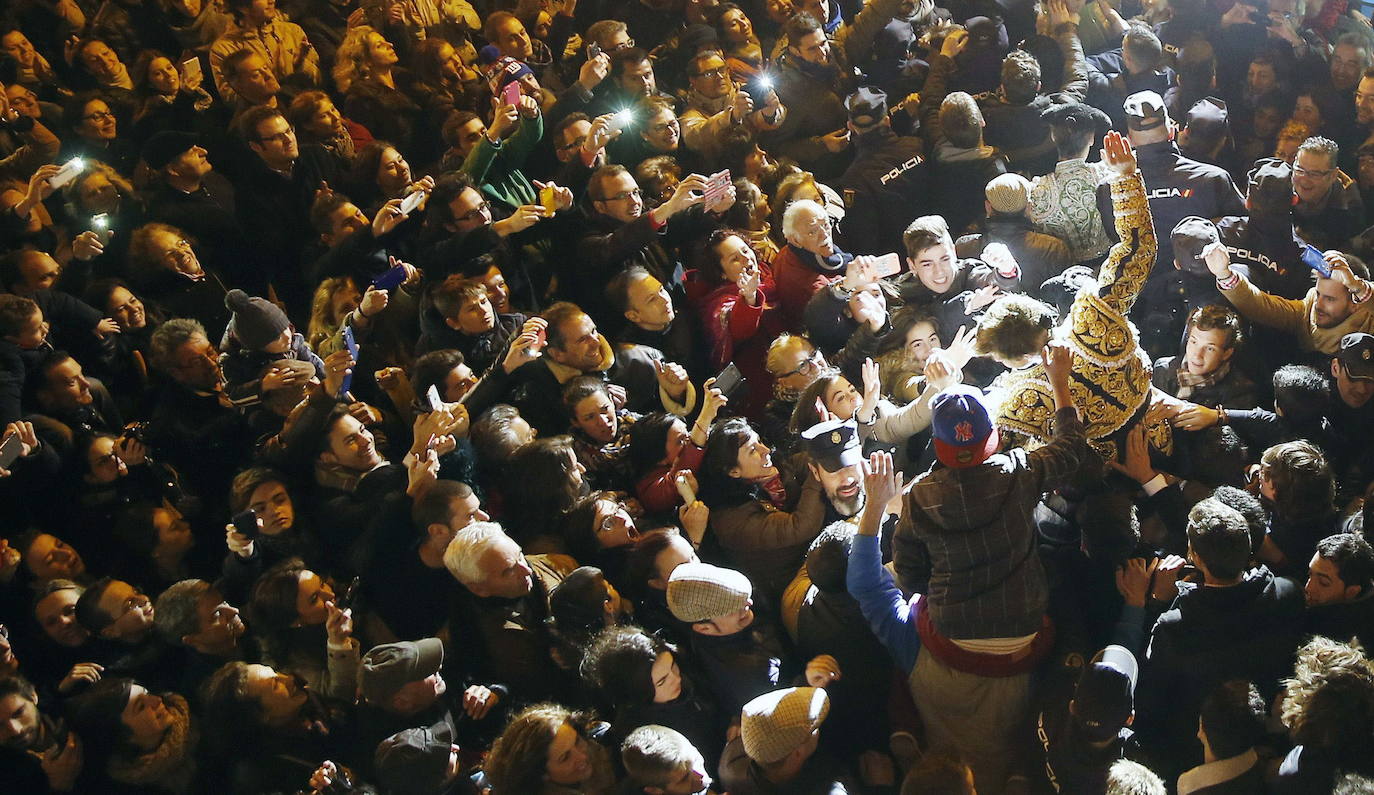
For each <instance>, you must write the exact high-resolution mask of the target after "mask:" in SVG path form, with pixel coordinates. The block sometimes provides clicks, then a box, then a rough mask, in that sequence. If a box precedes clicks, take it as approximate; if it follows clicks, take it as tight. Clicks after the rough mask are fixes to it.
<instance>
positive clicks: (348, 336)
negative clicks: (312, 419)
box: [335, 326, 358, 400]
mask: <svg viewBox="0 0 1374 795" xmlns="http://www.w3.org/2000/svg"><path fill="white" fill-rule="evenodd" d="M343 341H344V347H345V348H347V349H348V355H349V356H352V357H353V365H354V367H356V366H357V364H358V341H357V340H355V339H354V338H353V327H352V326H344V327H343ZM352 388H353V373H345V374H344V377H343V381H341V382H340V383H339V394H337V395H335V397H337V398H338V399H339V400H345V399H347V398H348V392H349V390H351V389H352Z"/></svg>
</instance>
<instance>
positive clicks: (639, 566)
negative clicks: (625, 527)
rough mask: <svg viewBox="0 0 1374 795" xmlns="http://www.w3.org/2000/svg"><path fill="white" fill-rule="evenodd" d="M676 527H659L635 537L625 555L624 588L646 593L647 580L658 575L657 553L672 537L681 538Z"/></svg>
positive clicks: (633, 592) (637, 594) (670, 542)
mask: <svg viewBox="0 0 1374 795" xmlns="http://www.w3.org/2000/svg"><path fill="white" fill-rule="evenodd" d="M682 537H683V536H682V533H681V532H680V531H679V530H678V529H677V528H676V527H671V526H670V527H659V528H656V529H654V530H650V531H649V532H647V533H645V534H643V535H641V536H640V537H639V538H637V539H635V542H634V545H633V546H631V547H630V551H629V553H628V554H627V555H626V556H625V588H626V590H627V591H628V592H629V593H631V594H633V595H636V596H643V595H644V594H646V593H648V592H649V591H650V590H652V589H650V588H649V580H651V579H654V578H656V577H657V576H658V565H657V561H658V555H659V553H660V552H662V551H663V550H665V549H667V548H668V547H669V546H671V545H672V543H673V540H674V539H678V538H682Z"/></svg>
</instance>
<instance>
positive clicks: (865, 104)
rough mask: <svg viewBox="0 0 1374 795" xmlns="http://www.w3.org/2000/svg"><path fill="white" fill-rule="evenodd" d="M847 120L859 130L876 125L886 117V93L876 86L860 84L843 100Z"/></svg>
mask: <svg viewBox="0 0 1374 795" xmlns="http://www.w3.org/2000/svg"><path fill="white" fill-rule="evenodd" d="M844 106H845V109H846V110H848V111H849V121H850V122H851V123H852V124H853V125H854V126H855V127H858V128H859V129H861V130H864V129H867V128H869V127H872V126H874V125H876V124H877V123H878V122H880V121H882V120H883V119H884V118H886V117H887V94H885V93H883V92H882V91H881V90H879V89H876V88H869V87H868V86H862V87H860V88H859V90H858V91H855V92H854V93H853V94H850V95H849V98H848V99H846V100H845V101H844Z"/></svg>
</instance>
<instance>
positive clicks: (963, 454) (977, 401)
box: [930, 384, 1001, 468]
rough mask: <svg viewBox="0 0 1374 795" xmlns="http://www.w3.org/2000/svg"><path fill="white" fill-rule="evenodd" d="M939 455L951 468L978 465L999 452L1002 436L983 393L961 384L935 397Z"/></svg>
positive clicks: (933, 427)
mask: <svg viewBox="0 0 1374 795" xmlns="http://www.w3.org/2000/svg"><path fill="white" fill-rule="evenodd" d="M930 426H931V433H932V435H933V436H934V437H935V439H934V443H935V457H936V458H938V459H940V463H942V464H944V465H945V466H947V467H955V468H962V467H971V466H977V465H978V464H981V463H983V461H985V460H987V457H988V456H990V455H992V454H993V453H995V452H997V446H998V445H999V444H1000V443H1001V437H1000V435H999V434H998V433H997V428H995V427H994V426H993V424H992V418H991V417H990V416H988V408H987V406H985V405H983V393H982V392H981V391H980V390H978V389H976V388H974V387H971V386H965V385H963V384H958V385H956V386H952V387H950V388H949V389H946V390H944V391H943V392H941V393H940V394H938V395H936V396H935V400H934V402H933V403H932V404H931V420H930Z"/></svg>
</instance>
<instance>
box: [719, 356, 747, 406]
mask: <svg viewBox="0 0 1374 795" xmlns="http://www.w3.org/2000/svg"><path fill="white" fill-rule="evenodd" d="M744 381H745V378H744V374H743V373H741V372H740V371H739V368H738V367H736V366H735V363H734V362H730V363H729V364H727V365H725V369H724V370H721V371H720V375H718V376H716V382H715V384H714V386H715V388H716V389H719V390H720V393H721V394H722V395H724V396H725V398H726V399H727V400H728V399H729V398H730V397H731V396H732V395H733V394H734V393H735V392H736V391H738V390H739V388H740V387H741V386H744Z"/></svg>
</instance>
